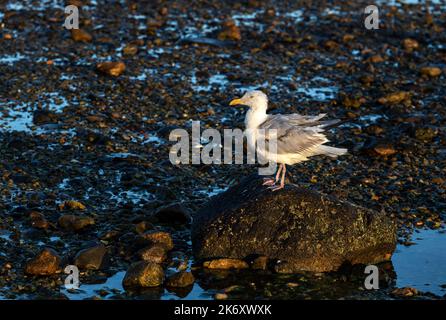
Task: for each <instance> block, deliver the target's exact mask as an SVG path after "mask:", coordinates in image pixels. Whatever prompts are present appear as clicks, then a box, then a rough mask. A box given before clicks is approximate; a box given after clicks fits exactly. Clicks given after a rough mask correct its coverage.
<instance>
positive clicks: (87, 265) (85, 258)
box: [74, 244, 107, 270]
mask: <svg viewBox="0 0 446 320" xmlns="http://www.w3.org/2000/svg"><path fill="white" fill-rule="evenodd" d="M106 252H107V248H106V247H105V246H104V245H103V244H99V245H96V246H93V247H90V248H86V249H83V250H81V251H79V252H78V253H77V254H76V257H75V258H74V264H75V265H76V266H77V267H78V268H80V269H90V270H99V269H101V266H102V265H103V261H104V256H105V254H106Z"/></svg>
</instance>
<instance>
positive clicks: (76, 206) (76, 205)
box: [59, 200, 86, 210]
mask: <svg viewBox="0 0 446 320" xmlns="http://www.w3.org/2000/svg"><path fill="white" fill-rule="evenodd" d="M59 209H60V210H85V209H86V207H85V205H84V204H82V203H81V202H79V201H76V200H68V201H64V202H63V203H61V204H60V205H59Z"/></svg>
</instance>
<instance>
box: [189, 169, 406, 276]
mask: <svg viewBox="0 0 446 320" xmlns="http://www.w3.org/2000/svg"><path fill="white" fill-rule="evenodd" d="M262 181H263V180H262V178H261V177H257V176H251V177H248V178H246V179H245V180H243V181H242V182H241V183H240V184H239V185H236V186H234V187H231V188H230V189H229V190H227V191H226V192H224V193H222V194H219V195H217V196H215V197H213V198H211V200H210V201H209V202H208V203H207V204H205V205H204V207H202V208H201V209H200V210H199V211H198V212H197V213H196V214H195V215H194V217H193V224H192V244H193V250H194V254H195V255H196V257H197V258H198V259H200V260H205V259H213V258H220V257H225V258H237V259H244V258H247V257H249V256H251V257H252V256H253V255H262V256H266V257H268V258H269V259H271V260H278V263H277V264H276V266H275V268H276V270H277V271H278V272H285V273H293V272H298V271H315V272H325V271H334V270H337V269H339V267H340V266H341V265H343V264H373V263H379V262H382V261H387V260H389V259H390V257H391V254H392V252H393V251H394V250H395V246H396V240H397V238H396V221H395V220H394V219H393V218H390V217H389V216H388V215H386V214H385V213H384V212H376V211H373V210H370V209H366V208H362V207H359V206H356V205H354V204H351V203H348V202H342V201H339V200H337V199H335V198H333V197H330V196H327V195H324V194H320V193H317V192H314V191H311V190H308V189H305V188H300V187H297V186H296V185H287V186H285V188H284V189H283V190H280V191H276V192H272V191H271V190H268V189H267V188H266V187H265V186H262Z"/></svg>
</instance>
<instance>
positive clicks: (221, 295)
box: [215, 293, 228, 300]
mask: <svg viewBox="0 0 446 320" xmlns="http://www.w3.org/2000/svg"><path fill="white" fill-rule="evenodd" d="M226 299H228V295H227V294H226V293H216V294H215V300H226Z"/></svg>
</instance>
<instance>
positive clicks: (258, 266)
mask: <svg viewBox="0 0 446 320" xmlns="http://www.w3.org/2000/svg"><path fill="white" fill-rule="evenodd" d="M267 268H268V257H266V256H260V257H257V258H255V259H254V260H253V261H252V264H251V269H254V270H266V269H267Z"/></svg>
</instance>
